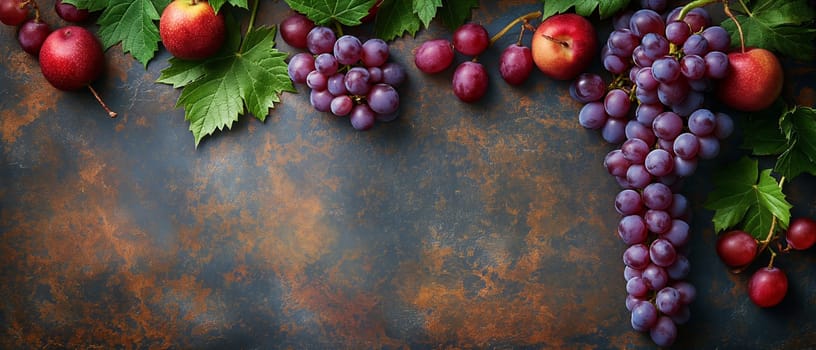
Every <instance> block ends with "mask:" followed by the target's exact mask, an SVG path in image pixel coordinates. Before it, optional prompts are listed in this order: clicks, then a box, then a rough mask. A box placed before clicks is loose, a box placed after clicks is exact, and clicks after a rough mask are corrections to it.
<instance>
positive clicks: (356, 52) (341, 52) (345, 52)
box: [332, 35, 363, 65]
mask: <svg viewBox="0 0 816 350" xmlns="http://www.w3.org/2000/svg"><path fill="white" fill-rule="evenodd" d="M332 50H333V52H334V57H335V58H336V59H337V63H340V64H345V65H351V64H355V63H357V61H359V60H360V55H361V52H362V50H363V44H362V43H361V42H360V39H357V37H356V36H351V35H343V36H341V37H339V38H337V40H336V41H335V42H334V47H333V49H332Z"/></svg>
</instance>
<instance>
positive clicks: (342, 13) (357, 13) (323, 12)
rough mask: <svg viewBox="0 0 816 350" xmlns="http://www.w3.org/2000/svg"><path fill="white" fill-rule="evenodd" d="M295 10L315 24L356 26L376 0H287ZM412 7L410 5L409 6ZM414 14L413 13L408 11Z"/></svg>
mask: <svg viewBox="0 0 816 350" xmlns="http://www.w3.org/2000/svg"><path fill="white" fill-rule="evenodd" d="M285 1H286V3H287V4H289V7H291V8H292V9H293V10H295V11H297V12H300V13H302V14H304V15H305V16H306V17H309V19H311V20H312V21H313V22H315V24H318V25H327V24H331V22H332V21H336V22H339V23H340V24H343V25H347V26H356V25H358V24H360V23H361V22H360V20H361V19H363V18H364V17H365V16H367V15H368V10H369V9H371V7H372V6H374V3H375V2H376V0H322V1H314V0H285ZM401 2H402V1H401ZM408 5H409V6H410V3H409V4H408ZM408 12H409V13H411V14H413V11H408Z"/></svg>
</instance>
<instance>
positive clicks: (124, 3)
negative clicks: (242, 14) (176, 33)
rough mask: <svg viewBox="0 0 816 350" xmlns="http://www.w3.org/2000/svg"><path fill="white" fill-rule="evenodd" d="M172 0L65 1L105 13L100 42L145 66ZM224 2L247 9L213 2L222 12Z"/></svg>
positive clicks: (239, 0) (243, 1)
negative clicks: (161, 20)
mask: <svg viewBox="0 0 816 350" xmlns="http://www.w3.org/2000/svg"><path fill="white" fill-rule="evenodd" d="M170 1H171V0H65V2H66V3H69V4H73V5H74V6H76V7H77V8H80V9H87V10H89V11H94V12H95V11H102V13H101V14H100V15H99V19H98V20H97V24H99V31H98V33H97V34H98V35H99V39H100V40H101V41H102V45H103V46H104V47H105V49H106V50H107V49H109V48H110V47H112V46H114V45H116V44H118V43H122V51H124V52H125V53H130V54H131V55H132V56H133V58H135V59H136V60H138V61H139V62H141V63H142V64H143V65H144V66H145V67H146V66H147V64H148V62H150V60H151V59H153V57H154V56H155V55H156V51H158V50H159V41H161V37H159V27H158V20H159V17H160V15H161V13H162V11H164V8H165V7H167V5H168V4H170ZM225 3H230V4H232V5H233V6H237V7H242V8H246V7H247V0H213V1H210V4H211V5H212V6H213V8H214V9H216V11H217V10H219V9H220V8H221V6H223V5H224V4H225Z"/></svg>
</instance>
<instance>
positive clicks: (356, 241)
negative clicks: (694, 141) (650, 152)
mask: <svg viewBox="0 0 816 350" xmlns="http://www.w3.org/2000/svg"><path fill="white" fill-rule="evenodd" d="M40 3H41V7H43V9H44V10H43V11H44V16H45V18H46V20H48V21H49V22H50V23H52V24H56V23H58V24H60V25H63V24H64V23H63V22H60V21H59V20H58V19H57V18H56V16H55V15H54V13H53V11H52V10H51V7H50V5H51V4H52V2H50V1H40ZM496 3H497V2H488V1H485V2H483V6H482V8H481V9H480V10H478V11H475V12H474V14H473V16H474V20H476V21H479V22H481V23H483V24H485V25H486V26H487V27H488V30H489V31H490V32H491V33H495V32H496V31H498V30H499V29H500V28H501V27H503V26H504V24H506V23H508V22H509V21H510V20H511V19H512V18H514V17H516V16H518V15H520V14H522V13H526V12H528V11H532V10H536V9H539V8H540V3H539V2H536V1H532V0H528V1H504V2H501V4H500V5H497V4H496ZM287 15H288V10H287V8H286V5H285V4H284V3H283V2H266V1H265V2H263V4H262V5H261V14H260V16H259V19H258V23H260V24H275V23H279V22H280V21H281V20H282V19H283V18H285V17H286V16H287ZM90 27H91V28H95V26H90ZM598 28H599V30H600V31H602V32H603V31H607V32H608V28H609V25H608V23H601V24H600V25H599V27H598ZM362 30H365V29H362ZM363 33H365V32H363ZM514 33H517V32H514ZM14 35H15V32H14V30H13V29H12V28H10V27H6V26H3V27H2V28H0V52H1V54H0V60H1V61H0V79H2V80H1V81H0V126H1V128H0V138H1V139H2V141H1V142H0V148H1V149H0V155H1V157H2V158H0V278H2V281H1V282H0V283H2V284H1V285H0V348H7V349H58V348H69V349H112V348H121V349H164V348H172V349H221V348H224V349H254V348H263V349H265V348H297V349H328V348H349V349H379V348H386V349H396V348H418V349H425V348H428V349H430V348H446V349H447V348H471V347H477V348H493V349H496V348H497V349H509V348H548V349H558V348H567V349H614V348H643V349H645V348H652V347H653V345H652V343H651V341H650V340H649V339H648V336H644V335H642V334H639V333H636V332H634V331H632V330H631V328H630V326H629V317H628V312H627V311H626V308H625V307H624V303H623V301H624V297H625V290H624V281H623V277H622V271H623V264H622V262H621V253H622V251H623V249H624V248H625V247H624V245H623V243H621V242H620V241H619V239H618V238H617V236H616V234H615V231H614V230H615V226H616V224H617V220H618V217H617V214H616V213H615V210H614V208H613V198H614V196H615V194H616V193H617V191H618V187H617V184H616V183H615V181H614V179H612V178H611V177H610V176H608V175H607V174H605V172H604V170H603V168H602V165H601V163H602V159H603V157H604V155H605V154H606V152H608V151H609V150H611V149H612V146H610V145H607V144H605V143H604V142H603V141H602V140H601V138H600V136H599V134H598V133H597V132H594V131H588V130H584V129H582V128H581V127H580V126H579V125H578V123H577V111H578V109H579V107H580V105H579V104H577V103H576V102H573V101H572V100H571V99H570V98H569V94H568V91H567V86H568V83H567V82H558V81H553V80H550V79H547V78H544V77H543V76H542V75H541V74H540V73H538V72H535V73H534V74H533V76H532V79H531V80H530V81H529V82H528V83H527V84H525V85H523V86H521V87H510V86H508V85H506V84H504V82H502V81H500V77H499V75H498V67H497V63H496V62H497V61H498V60H497V57H498V54H499V52H500V49H501V48H502V47H504V46H505V45H507V44H509V43H510V42H512V41H514V40H515V39H514V38H515V35H514V34H511V35H508V36H507V37H505V38H504V39H502V40H501V41H500V42H499V44H498V47H495V48H492V49H490V50H489V52H488V53H487V54H485V55H484V57H482V61H483V62H484V63H485V64H486V65H487V68H488V71H489V73H490V78H491V79H492V80H491V85H490V90H489V93H488V97H487V98H485V99H484V100H483V101H482V102H480V103H478V104H473V105H467V104H463V103H460V102H459V101H458V100H456V99H455V97H454V95H453V94H452V91H451V88H450V79H451V75H452V69H451V70H448V71H446V72H444V73H442V74H440V75H437V76H426V75H423V74H421V73H420V72H419V71H418V70H417V69H416V68H415V67H414V66H413V63H412V61H411V58H412V55H411V53H410V52H411V50H412V49H413V48H415V47H416V46H417V45H419V43H421V42H422V41H423V40H427V39H430V38H434V37H450V35H451V33H450V32H449V31H448V30H446V29H444V28H442V27H441V26H440V25H439V24H438V23H434V24H433V25H432V26H431V28H430V30H425V31H421V32H420V33H418V35H417V37H416V38H415V39H412V38H407V37H406V38H403V39H400V40H397V41H395V42H394V43H393V45H392V46H391V50H392V57H394V59H395V60H396V61H398V62H400V63H402V64H403V65H404V66H405V67H406V70H407V72H408V74H409V80H408V83H407V84H406V85H404V86H403V87H402V88H401V89H400V90H401V98H402V115H401V118H400V119H399V120H398V121H395V122H393V123H389V124H378V125H377V126H376V127H375V128H374V129H373V130H371V131H368V132H357V131H354V130H353V129H352V128H351V126H350V125H349V124H348V121H347V120H346V119H344V118H335V117H331V116H329V115H327V114H322V113H318V112H315V111H314V110H313V109H312V108H311V107H310V105H309V103H308V97H307V96H308V95H306V94H304V92H306V91H307V90H306V89H305V87H299V92H300V94H288V93H287V94H284V95H283V96H282V102H281V103H280V104H279V105H278V106H277V108H276V109H275V110H273V111H272V112H271V115H270V117H269V118H268V119H267V121H266V122H265V123H261V122H259V121H257V120H255V119H252V118H249V117H243V118H241V120H240V122H238V123H237V124H235V125H234V126H233V127H232V130H231V131H228V132H221V133H217V134H216V135H215V136H214V137H208V138H206V139H205V140H204V141H203V142H202V144H201V145H200V146H199V148H198V149H195V148H194V146H193V137H192V135H191V134H190V132H189V131H188V130H187V128H188V125H187V122H186V121H185V120H184V117H183V111H182V110H179V109H175V108H174V105H175V101H176V98H177V97H178V91H174V90H173V89H172V88H171V87H169V86H166V85H160V84H156V83H154V81H155V80H156V79H157V77H158V75H159V72H160V70H161V69H163V68H164V67H166V66H167V57H168V56H167V54H166V52H164V51H161V52H160V53H159V54H158V56H157V58H156V59H155V60H154V61H152V62H151V63H150V64H149V66H148V67H147V69H146V70H145V68H144V67H143V66H141V64H139V63H138V62H136V61H134V60H133V59H132V58H131V57H130V56H127V55H123V54H122V52H121V48H120V47H119V46H117V47H114V48H113V49H111V50H109V51H108V52H107V55H106V57H107V62H108V67H107V74H106V75H105V76H104V77H103V78H102V79H100V80H99V81H98V82H97V83H96V84H95V86H96V87H97V88H98V89H99V90H100V91H101V94H102V95H103V97H104V98H105V99H106V100H107V102H108V103H109V104H110V106H111V107H112V108H113V109H114V110H116V111H118V112H119V113H120V117H119V118H117V119H108V118H107V117H106V116H105V114H104V113H103V112H102V110H101V109H100V108H99V106H97V105H96V103H95V101H94V100H93V98H92V97H91V95H90V94H89V93H88V92H87V91H80V92H75V93H63V92H58V91H56V90H55V89H53V88H52V87H51V86H50V85H48V84H47V82H46V81H45V80H44V79H43V78H42V76H41V74H40V72H39V69H38V68H37V62H36V60H35V59H33V58H31V57H30V56H28V55H27V54H25V53H24V52H22V51H21V50H20V49H19V48H18V46H17V43H16V41H15V39H14ZM528 39H529V36H528ZM279 48H281V49H282V50H287V51H291V50H290V48H289V47H287V46H286V45H285V44H283V43H282V42H281V43H280V44H279ZM464 59H465V58H464V57H457V61H462V60H464ZM598 66H599V65H598V64H597V62H596V64H595V67H598ZM786 70H787V73H788V80H787V83H788V84H787V85H788V87H787V88H786V91H785V94H786V96H787V97H788V98H789V99H791V100H795V101H797V102H798V103H801V104H805V105H813V104H814V100H815V99H814V95H816V94H814V89H813V82H814V78H816V70H814V67H813V66H812V65H811V66H801V65H790V64H787V65H786ZM738 120H739V119H738ZM739 138H740V135H735V136H733V137H732V138H731V140H730V141H729V144H728V145H726V146H724V151H723V154H722V156H721V157H720V158H719V159H718V160H715V161H710V162H705V163H704V164H703V165H702V166H701V168H700V169H699V171H698V173H697V175H695V177H693V178H691V179H689V180H688V182H687V183H686V192H685V193H686V194H687V195H688V197H689V198H690V200H691V202H692V204H693V206H694V219H693V229H694V235H693V239H692V243H691V248H692V249H691V254H690V259H691V261H692V264H693V272H692V275H691V281H692V282H693V283H695V285H696V286H697V288H698V299H697V301H696V302H695V303H694V304H693V306H692V313H693V315H692V320H691V322H690V323H689V324H687V325H685V326H683V327H681V329H680V337H679V341H678V344H677V346H676V347H677V348H682V349H691V348H694V349H714V348H719V349H807V348H814V347H816V292H814V291H816V250H813V249H812V250H810V251H807V252H798V253H795V254H788V255H786V256H783V257H781V258H779V259H778V262H777V265H778V266H780V267H781V268H783V269H785V271H787V273H788V277H789V279H790V283H791V284H790V290H789V294H788V296H787V297H786V299H785V300H784V301H783V303H782V304H781V305H780V306H778V307H776V308H773V309H767V310H765V309H759V308H757V307H755V306H753V304H751V302H750V301H749V299H748V297H747V294H746V284H747V278H748V276H747V275H732V274H730V273H729V272H728V271H727V270H726V268H724V266H723V265H722V264H721V263H720V262H719V260H718V259H717V257H716V255H715V253H714V251H713V242H714V240H715V235H714V232H713V231H712V227H711V224H710V218H711V214H712V213H711V212H709V211H706V210H704V209H703V208H702V203H703V201H704V200H705V198H706V195H707V193H708V192H709V191H710V190H711V187H712V185H711V182H710V178H711V175H712V173H713V171H714V170H715V169H717V166H718V165H719V164H721V163H722V162H725V161H729V160H733V159H736V158H737V157H738V156H739V150H738V148H737V146H738V144H739ZM786 191H787V192H788V193H789V194H790V200H791V201H792V202H793V203H794V204H795V205H796V207H795V209H794V214H795V215H810V216H811V217H814V216H816V200H814V198H816V180H814V178H813V177H810V176H802V177H800V178H799V179H798V180H797V181H794V182H793V183H790V184H789V185H787V187H786ZM766 258H767V257H763V258H762V259H761V261H760V262H758V263H757V264H758V265H761V264H764V263H766V261H767V260H766Z"/></svg>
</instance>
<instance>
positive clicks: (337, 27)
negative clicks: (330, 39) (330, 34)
mask: <svg viewBox="0 0 816 350" xmlns="http://www.w3.org/2000/svg"><path fill="white" fill-rule="evenodd" d="M334 29H335V30H337V37H338V38H339V37H341V36H343V27H342V26H341V25H340V22H337V21H335V22H334Z"/></svg>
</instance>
